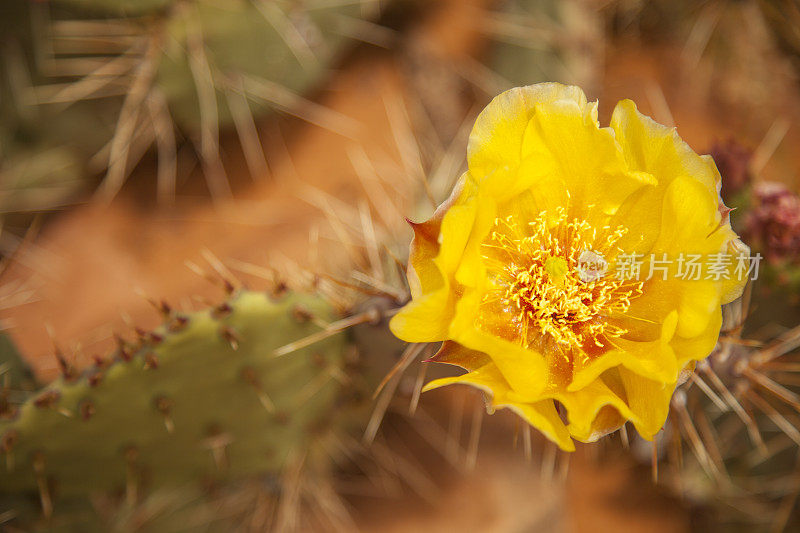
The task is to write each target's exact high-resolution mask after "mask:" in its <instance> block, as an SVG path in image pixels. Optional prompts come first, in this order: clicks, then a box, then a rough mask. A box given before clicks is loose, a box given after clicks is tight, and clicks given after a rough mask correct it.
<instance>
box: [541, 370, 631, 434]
mask: <svg viewBox="0 0 800 533" xmlns="http://www.w3.org/2000/svg"><path fill="white" fill-rule="evenodd" d="M617 376H618V373H617V370H616V369H611V370H609V371H607V372H606V373H605V374H603V376H602V377H601V378H599V379H596V380H594V381H593V382H591V383H590V384H588V385H587V386H586V387H584V388H582V389H581V390H578V391H574V392H568V391H567V392H553V393H552V394H551V395H552V397H553V398H554V399H555V400H558V401H559V402H561V403H562V404H563V405H564V407H565V408H566V410H567V418H568V419H569V426H568V429H569V432H570V435H572V437H573V438H575V439H577V440H579V441H581V442H594V441H596V440H597V439H599V438H600V437H603V436H604V435H607V434H609V433H611V432H613V431H616V430H617V429H619V428H620V426H621V425H622V423H623V422H624V421H625V420H633V421H635V422H638V418H637V415H636V414H635V413H633V411H631V410H630V408H629V407H628V405H627V403H626V401H625V398H624V394H625V391H624V388H623V385H622V383H621V382H620V380H619V378H618V377H617ZM608 407H610V408H613V409H614V410H616V412H617V413H618V414H619V416H615V415H614V412H613V411H610V410H609V409H604V408H608ZM601 411H602V414H603V416H602V417H601V416H599V415H600V414H601Z"/></svg>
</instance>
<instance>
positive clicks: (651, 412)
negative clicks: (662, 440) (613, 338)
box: [619, 368, 675, 440]
mask: <svg viewBox="0 0 800 533" xmlns="http://www.w3.org/2000/svg"><path fill="white" fill-rule="evenodd" d="M619 375H620V379H621V380H622V384H623V386H624V387H625V395H626V396H627V400H628V405H629V406H630V409H631V411H632V412H633V413H635V414H636V417H635V418H632V419H631V420H632V421H633V425H634V426H635V427H636V431H638V432H639V435H641V436H642V437H643V438H645V439H647V440H653V437H654V436H655V434H656V433H658V432H659V431H660V430H661V428H662V427H663V426H664V422H665V421H666V420H667V414H668V413H669V402H670V399H671V398H672V394H673V392H675V382H672V383H661V382H658V381H653V380H651V379H647V378H645V377H642V376H641V375H639V374H637V373H635V372H632V371H630V370H628V369H625V368H621V369H620V370H619Z"/></svg>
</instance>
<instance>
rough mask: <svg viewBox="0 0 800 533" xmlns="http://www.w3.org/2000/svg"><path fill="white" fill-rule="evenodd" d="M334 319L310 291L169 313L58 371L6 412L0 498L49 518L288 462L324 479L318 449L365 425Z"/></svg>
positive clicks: (359, 388)
mask: <svg viewBox="0 0 800 533" xmlns="http://www.w3.org/2000/svg"><path fill="white" fill-rule="evenodd" d="M368 316H372V315H370V314H368ZM333 318H334V313H333V310H332V308H331V306H330V305H329V304H328V303H326V301H325V300H324V299H323V298H321V297H318V296H310V295H301V294H295V293H289V294H286V295H284V296H283V297H281V298H280V299H279V300H277V301H275V300H273V299H271V298H270V297H269V296H267V295H266V294H264V293H254V292H242V293H241V294H238V295H237V296H235V297H233V298H232V299H230V300H229V301H227V302H226V303H223V304H222V305H219V306H217V307H215V308H213V309H210V310H207V311H203V312H197V313H192V314H187V315H183V314H179V313H175V312H171V311H170V312H169V316H168V320H167V322H166V323H165V325H163V326H162V327H160V328H158V329H156V330H154V331H153V332H149V333H141V335H140V339H139V340H138V341H137V342H136V343H128V342H124V341H121V344H120V348H119V350H118V351H117V352H116V354H115V357H114V358H113V360H109V361H98V363H97V364H96V365H95V366H94V367H92V368H91V369H89V370H88V371H86V372H85V373H84V374H82V375H77V374H76V373H75V372H74V371H73V370H72V369H71V368H70V367H69V365H67V364H64V365H63V367H62V370H63V373H64V375H63V376H62V377H61V378H60V379H59V380H57V381H56V382H54V383H52V384H50V385H48V386H46V387H45V388H44V389H42V390H40V391H39V392H36V393H32V394H30V395H29V397H28V399H26V400H25V401H24V402H22V403H21V404H20V405H14V404H7V405H6V408H5V411H4V414H5V416H4V417H3V419H1V420H0V450H2V455H3V458H4V461H3V463H4V464H3V465H2V466H0V499H4V500H6V502H12V501H14V499H15V498H17V499H18V498H19V497H20V495H24V494H34V495H35V494H36V493H37V492H38V493H39V495H40V498H41V504H42V507H43V509H44V511H45V515H46V516H47V515H50V514H51V512H54V513H58V512H59V510H60V509H62V507H60V506H62V505H63V509H64V510H65V511H66V512H69V510H70V509H72V508H74V507H75V506H76V505H77V506H78V508H80V505H78V504H77V503H76V502H81V501H84V502H85V501H86V500H85V497H87V496H88V495H90V494H97V493H100V494H103V493H105V494H113V493H114V492H115V491H123V492H124V493H126V494H127V495H128V497H129V499H134V500H135V499H136V498H137V495H139V494H144V495H146V494H159V493H158V492H157V491H158V490H166V491H167V492H162V493H161V494H162V495H163V494H172V495H179V494H181V491H184V492H185V491H186V490H187V486H188V487H189V488H191V487H199V486H200V485H201V483H202V482H209V481H226V480H236V479H243V478H247V477H248V476H254V475H259V474H261V475H263V474H269V475H274V476H278V475H280V474H281V473H282V472H285V471H286V470H287V469H290V468H291V465H292V462H293V461H302V463H303V468H304V470H305V471H310V472H316V473H317V474H319V475H324V474H325V473H326V472H327V470H328V469H329V468H330V464H329V463H330V456H329V447H326V442H327V443H328V444H330V442H329V439H332V438H336V437H337V436H339V437H340V436H341V435H343V434H344V432H345V431H347V429H348V428H361V430H363V425H364V421H363V418H364V414H365V413H368V412H369V411H368V410H367V409H365V408H364V405H363V403H362V399H364V398H367V397H368V392H367V390H368V389H367V386H366V385H365V383H364V382H363V380H362V378H361V376H362V375H364V374H359V373H358V372H356V371H355V370H354V368H355V367H354V366H353V365H354V364H356V361H354V360H353V359H352V358H347V357H346V350H345V348H346V345H347V338H346V334H345V333H342V332H341V331H340V330H339V329H337V328H336V327H329V326H328V325H329V324H330V321H331V320H332V319H333ZM372 386H373V387H374V384H373V385H372ZM191 490H195V489H191ZM170 491H173V492H170ZM2 494H5V496H2ZM82 498H83V499H82ZM23 501H24V500H23Z"/></svg>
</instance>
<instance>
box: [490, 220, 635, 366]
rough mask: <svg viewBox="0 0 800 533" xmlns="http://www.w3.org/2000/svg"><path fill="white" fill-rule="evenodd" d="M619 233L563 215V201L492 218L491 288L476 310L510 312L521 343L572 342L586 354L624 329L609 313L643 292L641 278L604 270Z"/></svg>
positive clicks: (561, 344) (568, 348)
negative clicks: (550, 209) (535, 211)
mask: <svg viewBox="0 0 800 533" xmlns="http://www.w3.org/2000/svg"><path fill="white" fill-rule="evenodd" d="M625 233H626V230H625V228H623V227H621V226H619V227H616V228H611V227H609V226H604V227H602V228H595V227H593V226H592V225H591V224H589V223H588V222H586V221H585V220H580V219H577V218H574V219H571V220H569V219H568V217H567V215H566V211H565V210H563V209H559V210H558V211H557V212H556V213H554V214H548V213H546V212H543V213H541V214H539V216H537V217H536V218H535V219H534V220H533V221H530V222H528V223H527V224H524V225H523V224H521V223H520V222H519V221H518V220H517V219H516V218H515V217H514V216H508V217H505V218H497V219H496V220H495V224H494V228H493V230H492V231H491V233H490V234H489V237H488V239H487V240H486V241H485V242H484V244H483V250H484V252H483V257H484V260H485V261H486V265H487V270H488V273H489V278H490V280H491V286H492V288H491V289H490V290H489V291H487V293H486V294H485V295H484V297H483V300H482V308H481V315H482V317H483V318H486V315H487V313H495V314H497V312H500V313H502V314H504V315H505V316H506V317H507V320H508V318H509V317H510V322H511V324H510V325H511V328H512V331H513V332H514V335H513V336H514V337H515V339H514V340H516V341H518V342H520V343H521V344H522V345H523V346H526V347H529V346H532V345H535V346H537V347H539V348H543V347H544V345H545V344H548V343H549V342H550V341H554V342H555V343H556V344H557V345H558V346H559V347H561V348H562V349H565V350H563V351H564V352H565V353H566V352H569V351H571V349H573V348H577V349H583V351H584V355H585V352H586V351H587V350H591V351H592V352H596V350H597V348H596V347H599V348H604V347H605V346H606V344H607V343H609V342H610V341H611V339H614V338H615V337H619V336H621V335H624V334H625V333H627V331H626V330H625V329H623V328H621V327H618V326H616V325H614V324H611V323H609V318H610V317H611V316H612V315H613V314H615V313H620V314H621V313H625V312H626V311H627V310H628V308H629V307H630V303H631V298H634V297H636V296H638V295H639V294H641V288H642V283H640V282H638V281H631V280H627V279H621V278H619V277H617V276H616V275H615V274H614V273H613V272H607V269H608V265H609V264H611V263H612V262H613V260H614V259H615V258H616V257H617V256H618V255H619V254H620V253H621V252H622V250H621V249H620V248H619V247H617V246H616V243H617V242H618V241H619V240H620V239H621V238H622V237H623V235H625ZM495 329H496V328H495Z"/></svg>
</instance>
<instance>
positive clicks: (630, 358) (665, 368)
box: [567, 311, 680, 392]
mask: <svg viewBox="0 0 800 533" xmlns="http://www.w3.org/2000/svg"><path fill="white" fill-rule="evenodd" d="M677 324H678V313H677V311H673V312H672V313H670V314H669V315H668V316H667V319H666V320H665V321H664V323H663V324H662V326H661V328H662V330H661V337H660V338H659V339H658V340H657V341H651V342H635V341H629V340H627V339H625V338H619V339H614V341H613V345H614V346H615V348H614V349H613V350H611V351H609V352H606V353H604V354H603V355H602V356H600V357H597V358H596V359H593V360H590V362H588V364H581V361H576V362H575V373H574V375H573V377H572V383H570V385H569V386H568V387H567V390H568V391H571V392H572V391H577V390H580V389H582V388H584V387H586V386H587V385H589V384H590V383H591V382H593V381H594V380H596V379H598V378H599V377H600V376H601V375H602V374H603V373H604V372H605V371H606V370H608V369H610V368H614V367H617V366H623V367H625V368H627V369H629V370H631V371H632V372H636V373H637V374H640V375H642V376H648V377H650V378H651V379H653V380H656V381H661V382H672V381H675V376H676V375H677V373H678V370H679V368H680V367H679V366H678V361H677V359H676V357H675V353H674V352H673V349H672V347H671V346H670V344H669V343H670V341H671V340H672V338H673V336H674V334H675V329H676V327H677Z"/></svg>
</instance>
